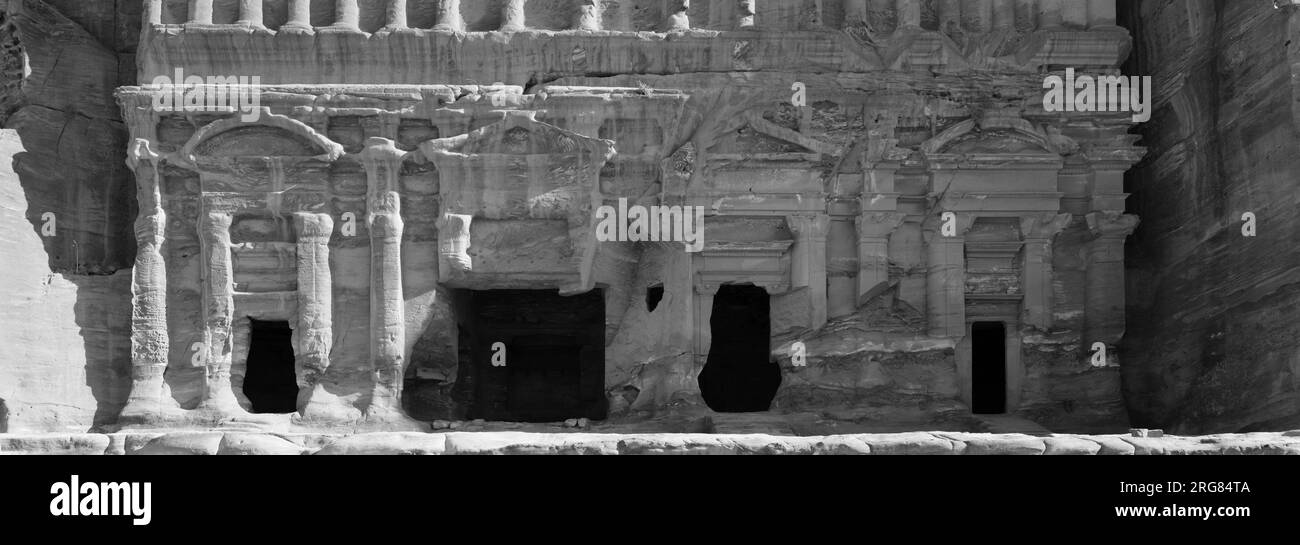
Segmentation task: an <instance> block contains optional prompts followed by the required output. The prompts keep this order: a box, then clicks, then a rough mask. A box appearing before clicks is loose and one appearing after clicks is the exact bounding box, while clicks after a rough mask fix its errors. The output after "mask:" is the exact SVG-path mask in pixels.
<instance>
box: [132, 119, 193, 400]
mask: <svg viewBox="0 0 1300 545" xmlns="http://www.w3.org/2000/svg"><path fill="white" fill-rule="evenodd" d="M158 162H159V156H158V154H157V153H155V152H154V151H153V150H152V149H150V148H149V141H148V140H144V139H140V138H137V139H136V140H135V142H134V143H133V144H132V146H131V149H130V151H129V152H128V153H127V165H128V166H130V167H131V170H132V171H134V172H135V180H136V200H137V201H138V203H139V207H140V214H139V216H138V217H137V218H136V220H135V240H136V245H137V250H136V254H135V267H134V268H132V270H131V394H130V396H129V397H128V398H127V401H126V407H124V408H123V409H122V414H121V416H120V417H119V418H118V421H119V422H120V423H122V424H151V423H156V422H158V421H160V420H162V419H163V418H164V411H166V410H169V409H175V410H179V407H178V406H177V404H176V401H175V400H173V399H172V396H171V394H170V393H169V391H168V388H167V384H166V383H165V382H163V372H164V371H166V369H167V354H168V351H169V350H170V347H171V342H170V336H169V334H168V331H167V264H166V263H165V262H164V261H163V257H162V244H163V239H164V237H165V236H166V225H167V215H166V213H165V212H164V211H163V200H162V191H161V187H160V185H161V184H160V182H161V176H160V175H159V173H158Z"/></svg>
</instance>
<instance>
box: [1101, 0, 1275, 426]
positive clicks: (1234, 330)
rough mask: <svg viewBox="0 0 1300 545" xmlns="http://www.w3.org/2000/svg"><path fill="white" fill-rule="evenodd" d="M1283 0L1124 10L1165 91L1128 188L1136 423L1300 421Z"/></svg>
mask: <svg viewBox="0 0 1300 545" xmlns="http://www.w3.org/2000/svg"><path fill="white" fill-rule="evenodd" d="M1270 7H1271V6H1268V5H1267V3H1255V2H1223V3H1216V2H1210V1H1189V2H1184V1H1181V0H1166V1H1155V2H1133V3H1130V7H1129V8H1128V10H1127V13H1124V14H1122V17H1121V24H1125V25H1127V26H1128V27H1129V28H1130V29H1131V30H1133V32H1134V36H1135V37H1136V40H1137V42H1136V51H1137V55H1136V57H1135V58H1134V59H1133V62H1134V65H1133V66H1135V67H1137V68H1138V69H1140V70H1144V71H1145V72H1144V73H1145V74H1147V75H1151V76H1152V77H1153V78H1154V81H1155V82H1156V85H1157V86H1158V87H1162V88H1163V89H1159V90H1157V94H1158V95H1160V96H1159V97H1158V99H1157V108H1156V111H1155V114H1154V116H1153V117H1152V120H1151V122H1149V123H1146V124H1144V125H1142V126H1141V127H1140V128H1139V132H1140V133H1141V134H1142V135H1143V143H1144V144H1145V145H1146V146H1147V147H1148V148H1149V149H1150V153H1149V155H1148V159H1147V161H1145V162H1144V163H1143V165H1142V167H1141V168H1138V169H1136V170H1134V171H1132V172H1130V174H1129V176H1128V180H1127V182H1126V184H1125V186H1126V187H1130V188H1131V191H1132V192H1133V196H1132V197H1130V198H1129V200H1128V202H1129V205H1130V209H1131V211H1132V212H1133V213H1136V214H1139V215H1141V216H1142V218H1143V220H1142V225H1141V226H1139V227H1138V229H1137V230H1136V231H1135V233H1134V236H1133V237H1132V239H1131V240H1130V242H1129V246H1128V252H1127V253H1128V256H1127V264H1128V266H1129V270H1128V279H1129V284H1128V292H1129V294H1130V295H1129V308H1128V314H1129V319H1128V324H1129V329H1128V334H1127V336H1126V337H1125V343H1124V344H1123V346H1122V349H1123V352H1124V368H1123V373H1124V384H1125V396H1124V397H1125V402H1126V404H1127V406H1128V409H1129V414H1130V416H1131V419H1132V423H1133V425H1134V426H1138V427H1150V428H1164V429H1165V430H1167V431H1171V432H1175V433H1211V432H1237V431H1256V430H1277V429H1287V428H1292V427H1295V426H1296V425H1298V424H1300V253H1297V251H1296V249H1295V248H1296V233H1298V232H1300V213H1297V210H1300V193H1297V192H1296V191H1295V183H1294V180H1295V179H1296V178H1297V176H1300V155H1297V154H1296V153H1295V149H1296V147H1297V145H1300V136H1298V135H1297V129H1296V127H1297V125H1296V121H1297V113H1298V112H1297V109H1296V104H1295V102H1294V100H1293V92H1292V89H1293V86H1294V81H1295V80H1294V77H1295V76H1294V74H1295V72H1294V71H1295V66H1296V65H1297V60H1298V59H1300V57H1298V56H1297V55H1300V41H1296V40H1291V39H1290V37H1291V36H1293V35H1294V33H1295V30H1296V28H1297V25H1300V12H1297V11H1296V9H1295V6H1292V5H1289V4H1288V5H1286V6H1285V7H1283V8H1282V9H1269V8H1270ZM1125 20H1127V22H1125ZM1288 40H1290V41H1288ZM1173 82H1178V83H1176V84H1173ZM1246 213H1251V214H1253V215H1254V217H1255V222H1256V232H1255V235H1256V236H1254V237H1246V236H1243V232H1242V229H1243V227H1244V224H1245V221H1243V219H1242V217H1243V215H1244V214H1246Z"/></svg>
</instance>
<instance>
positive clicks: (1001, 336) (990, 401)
mask: <svg viewBox="0 0 1300 545" xmlns="http://www.w3.org/2000/svg"><path fill="white" fill-rule="evenodd" d="M970 333H971V352H972V354H971V362H972V364H971V368H972V369H971V371H972V372H971V374H972V377H971V389H972V392H971V393H972V397H973V401H972V405H971V409H972V412H974V413H975V414H1002V413H1005V412H1006V410H1007V396H1006V392H1007V353H1006V349H1007V347H1006V325H1005V324H1003V323H1002V322H975V323H973V324H971V328H970Z"/></svg>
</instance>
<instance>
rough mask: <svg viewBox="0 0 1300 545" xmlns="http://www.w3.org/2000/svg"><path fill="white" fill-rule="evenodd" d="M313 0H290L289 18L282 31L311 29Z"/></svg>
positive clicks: (281, 28)
mask: <svg viewBox="0 0 1300 545" xmlns="http://www.w3.org/2000/svg"><path fill="white" fill-rule="evenodd" d="M311 30H312V27H311V0H289V20H288V21H287V22H285V23H284V25H283V26H281V27H280V31H281V32H284V31H291V32H293V31H311Z"/></svg>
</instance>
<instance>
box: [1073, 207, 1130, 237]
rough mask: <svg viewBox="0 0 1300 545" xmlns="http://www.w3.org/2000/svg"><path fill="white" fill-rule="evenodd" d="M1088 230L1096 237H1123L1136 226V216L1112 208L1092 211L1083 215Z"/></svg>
mask: <svg viewBox="0 0 1300 545" xmlns="http://www.w3.org/2000/svg"><path fill="white" fill-rule="evenodd" d="M1085 217H1086V219H1087V220H1088V230H1089V231H1092V234H1093V235H1094V236H1096V237H1098V238H1124V237H1126V236H1129V235H1130V234H1132V233H1133V230H1134V229H1137V226H1138V222H1139V220H1138V217H1137V216H1135V215H1133V214H1125V213H1123V212H1117V211H1113V210H1107V211H1101V212H1093V213H1091V214H1088V215H1087V216H1085Z"/></svg>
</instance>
